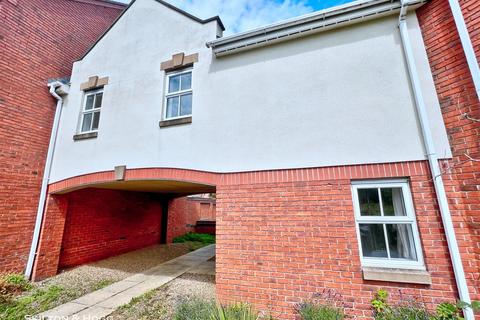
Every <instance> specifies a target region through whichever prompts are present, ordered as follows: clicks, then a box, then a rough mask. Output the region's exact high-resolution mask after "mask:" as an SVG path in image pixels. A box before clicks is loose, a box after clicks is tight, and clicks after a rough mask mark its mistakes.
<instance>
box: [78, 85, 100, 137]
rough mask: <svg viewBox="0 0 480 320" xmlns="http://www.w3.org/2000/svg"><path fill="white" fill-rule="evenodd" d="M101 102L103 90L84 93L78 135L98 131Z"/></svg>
mask: <svg viewBox="0 0 480 320" xmlns="http://www.w3.org/2000/svg"><path fill="white" fill-rule="evenodd" d="M102 100H103V89H99V90H94V91H87V92H85V97H84V101H83V108H82V115H81V123H80V133H88V132H95V131H98V124H99V122H100V110H101V108H102Z"/></svg>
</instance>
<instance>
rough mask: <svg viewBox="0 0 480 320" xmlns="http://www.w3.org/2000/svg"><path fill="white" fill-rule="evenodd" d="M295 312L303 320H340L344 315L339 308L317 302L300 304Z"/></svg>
mask: <svg viewBox="0 0 480 320" xmlns="http://www.w3.org/2000/svg"><path fill="white" fill-rule="evenodd" d="M297 312H298V314H299V315H300V317H301V319H303V320H342V319H344V318H345V314H344V313H343V310H342V309H341V308H338V307H335V306H332V305H328V304H321V303H318V302H315V303H311V302H306V303H301V304H299V305H298V306H297Z"/></svg>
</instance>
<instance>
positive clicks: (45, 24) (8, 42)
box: [0, 0, 125, 272]
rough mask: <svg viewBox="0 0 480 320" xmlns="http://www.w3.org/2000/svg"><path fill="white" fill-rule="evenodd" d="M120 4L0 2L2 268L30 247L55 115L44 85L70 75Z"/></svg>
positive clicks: (22, 261) (15, 265)
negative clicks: (73, 67)
mask: <svg viewBox="0 0 480 320" xmlns="http://www.w3.org/2000/svg"><path fill="white" fill-rule="evenodd" d="M124 8H125V5H123V4H120V3H115V2H110V1H102V0H79V1H75V0H6V1H2V3H1V4H0V24H1V28H0V53H1V55H0V56H1V57H0V123H1V125H0V271H12V272H13V271H15V272H22V271H23V270H24V269H25V265H26V262H27V257H28V253H29V250H30V245H31V239H32V234H33V226H34V224H35V213H36V210H37V206H38V198H39V194H40V185H41V181H42V176H43V170H44V167H45V157H46V154H47V148H48V144H49V140H50V133H51V128H52V122H53V117H54V114H55V104H56V101H55V99H53V98H52V96H51V95H50V94H49V93H48V88H47V82H48V80H49V79H50V78H62V77H68V76H69V75H70V73H71V70H72V63H73V61H75V60H76V59H78V58H79V57H80V56H81V55H82V54H83V53H84V52H85V51H86V50H87V49H88V48H89V47H90V46H91V45H92V44H93V43H94V42H95V40H97V38H98V37H99V36H100V35H101V34H102V33H103V32H104V31H105V30H107V28H108V27H109V26H110V25H111V24H112V22H113V21H114V20H115V19H116V18H117V17H118V15H119V14H120V13H121V12H122V10H123V9H124Z"/></svg>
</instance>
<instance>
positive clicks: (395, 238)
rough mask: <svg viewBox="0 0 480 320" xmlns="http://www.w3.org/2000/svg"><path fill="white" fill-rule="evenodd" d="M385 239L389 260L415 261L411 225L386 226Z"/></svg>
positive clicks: (415, 255)
mask: <svg viewBox="0 0 480 320" xmlns="http://www.w3.org/2000/svg"><path fill="white" fill-rule="evenodd" d="M387 237H388V248H389V249H390V257H391V258H399V259H407V260H417V254H416V252H415V245H414V242H413V232H412V225H410V224H387Z"/></svg>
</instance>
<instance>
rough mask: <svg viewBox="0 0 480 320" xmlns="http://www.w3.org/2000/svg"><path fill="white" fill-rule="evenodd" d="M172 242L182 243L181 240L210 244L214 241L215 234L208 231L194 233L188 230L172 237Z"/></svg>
mask: <svg viewBox="0 0 480 320" xmlns="http://www.w3.org/2000/svg"><path fill="white" fill-rule="evenodd" d="M173 242H174V243H183V242H201V243H207V244H212V243H215V236H213V235H211V234H208V233H194V232H189V233H187V234H184V235H183V236H179V237H176V238H174V239H173Z"/></svg>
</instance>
